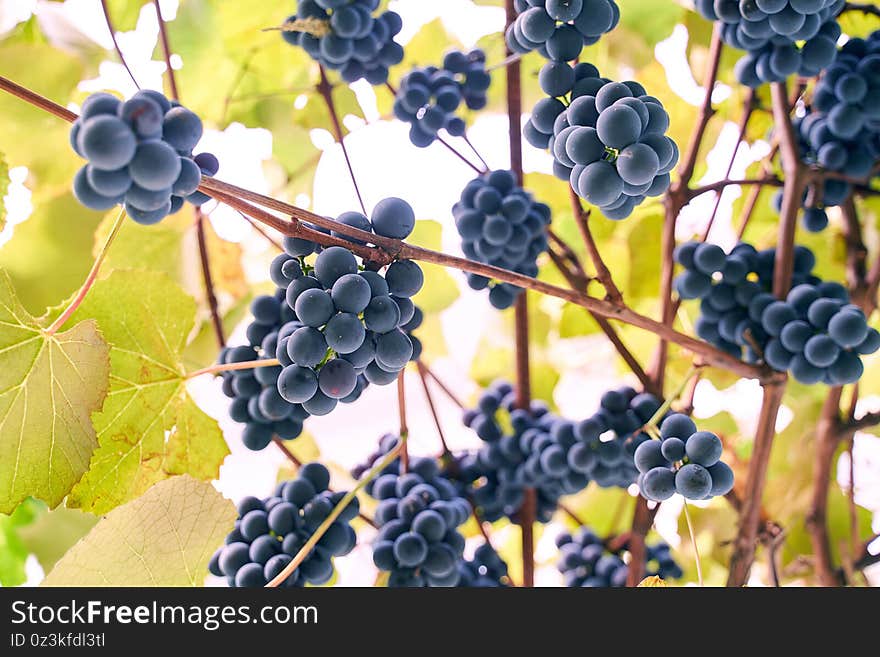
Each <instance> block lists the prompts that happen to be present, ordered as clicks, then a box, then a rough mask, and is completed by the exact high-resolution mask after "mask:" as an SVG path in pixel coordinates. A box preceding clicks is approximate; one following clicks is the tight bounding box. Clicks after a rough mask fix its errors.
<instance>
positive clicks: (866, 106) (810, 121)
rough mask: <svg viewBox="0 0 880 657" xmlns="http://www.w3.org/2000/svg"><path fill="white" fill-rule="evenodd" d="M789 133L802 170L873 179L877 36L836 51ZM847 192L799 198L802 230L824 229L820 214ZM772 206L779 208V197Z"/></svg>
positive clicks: (818, 191) (829, 184)
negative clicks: (794, 135)
mask: <svg viewBox="0 0 880 657" xmlns="http://www.w3.org/2000/svg"><path fill="white" fill-rule="evenodd" d="M794 127H795V130H796V131H797V135H798V138H799V147H800V155H801V158H802V159H803V160H804V162H806V163H807V164H809V165H812V166H817V167H821V168H822V169H825V170H826V171H833V172H837V173H840V174H843V175H845V176H847V177H848V178H852V179H856V180H864V181H865V182H866V183H867V182H868V181H869V180H870V178H871V177H873V175H874V174H875V173H876V172H875V166H876V164H877V160H878V158H880V30H878V31H876V32H874V33H873V34H871V35H870V36H869V37H868V38H867V39H859V38H853V39H850V40H849V41H847V42H846V43H845V44H844V45H843V46H842V47H841V48H840V52H839V53H838V55H837V58H836V59H835V60H834V63H833V64H832V65H831V66H829V67H828V68H827V69H826V70H825V72H824V73H823V75H822V77H821V78H820V79H819V82H818V83H816V88H815V89H814V91H813V97H812V102H811V103H810V105H809V106H808V112H807V114H806V115H805V116H803V117H798V118H796V119H795V120H794ZM851 192H852V185H851V184H850V183H849V182H847V181H845V180H839V179H834V178H826V179H825V180H823V181H821V182H820V183H815V184H814V185H813V187H812V189H811V190H809V193H808V194H807V195H805V198H804V201H805V205H806V206H807V207H806V208H805V209H804V213H803V225H804V227H805V228H806V229H807V230H809V231H811V232H819V231H821V230H822V229H824V228H825V226H827V225H828V216H827V214H826V212H825V208H828V207H832V206H835V205H841V204H842V203H843V202H844V201H845V200H846V198H847V197H848V196H849V195H850V193H851ZM776 202H777V204H779V203H781V195H779V198H778V199H777V201H776Z"/></svg>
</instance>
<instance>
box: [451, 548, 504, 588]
mask: <svg viewBox="0 0 880 657" xmlns="http://www.w3.org/2000/svg"><path fill="white" fill-rule="evenodd" d="M458 570H459V580H458V586H460V587H465V588H483V589H485V588H501V587H506V586H510V579H509V577H508V574H507V564H506V563H505V562H504V559H502V558H501V557H500V556H499V555H498V553H497V552H496V551H495V549H494V548H493V547H492V546H491V545H489V544H488V543H481V544H480V545H479V546H478V547H477V549H476V551H475V552H474V558H473V559H471V560H464V561H462V562H461V563H460V564H459V566H458Z"/></svg>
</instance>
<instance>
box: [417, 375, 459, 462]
mask: <svg viewBox="0 0 880 657" xmlns="http://www.w3.org/2000/svg"><path fill="white" fill-rule="evenodd" d="M416 369H417V370H418V372H419V379H420V380H421V382H422V389H423V390H424V391H425V399H426V400H427V401H428V408H430V409H431V417H433V418H434V425H435V426H436V427H437V435H438V436H440V444H441V445H442V446H443V454H442V455H441V458H442V457H443V456H447V455H448V454H450V453H451V452H450V450H449V446H448V445H447V444H446V437H445V436H444V435H443V425H442V424H441V423H440V416H439V415H437V408H436V407H435V406H434V397H433V396H432V395H431V390H430V388H428V378H427V374H426V373H425V365H424V364H423V363H422V361H420V360H417V361H416Z"/></svg>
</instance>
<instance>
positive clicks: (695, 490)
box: [635, 413, 733, 502]
mask: <svg viewBox="0 0 880 657" xmlns="http://www.w3.org/2000/svg"><path fill="white" fill-rule="evenodd" d="M660 438H661V440H646V441H645V442H643V443H642V444H641V445H639V446H638V447H637V448H636V453H635V464H636V467H637V468H638V469H639V473H640V474H639V481H638V483H639V490H641V492H642V495H644V496H645V497H646V498H647V499H649V500H654V501H655V502H662V501H663V500H668V499H669V498H670V497H672V496H673V495H674V494H675V493H678V494H680V495H681V496H682V497H685V498H687V499H689V500H707V499H710V498H712V497H715V496H717V495H725V494H727V493H729V492H730V490H731V489H732V488H733V470H731V469H730V466H728V465H727V464H726V463H724V462H723V461H721V453H722V451H723V449H724V447H723V445H722V444H721V439H720V438H719V437H718V436H716V435H715V434H714V433H712V432H710V431H697V425H695V424H694V421H693V420H692V419H690V418H689V417H688V416H687V415H683V414H681V413H674V414H672V415H669V416H668V417H667V418H666V419H665V420H663V422H662V424H661V425H660Z"/></svg>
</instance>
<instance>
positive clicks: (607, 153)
mask: <svg viewBox="0 0 880 657" xmlns="http://www.w3.org/2000/svg"><path fill="white" fill-rule="evenodd" d="M539 83H540V85H541V88H542V89H543V91H544V93H546V94H547V96H548V97H547V98H543V99H541V100H539V101H538V103H537V104H536V105H535V108H534V110H533V111H532V116H531V118H530V119H529V122H528V123H527V124H526V127H525V129H524V135H525V138H526V140H527V141H528V142H529V143H530V144H532V146H535V147H536V148H548V149H549V150H550V152H551V154H552V155H553V172H554V174H555V175H556V176H557V177H558V178H560V179H561V180H565V181H568V182H570V183H571V186H572V188H573V189H574V190H575V191H576V192H577V194H578V196H580V197H581V198H583V199H584V200H586V201H587V202H589V203H592V204H593V205H596V206H598V207H599V209H601V210H602V214H604V215H605V216H606V217H608V218H609V219H614V220H620V219H625V218H626V217H628V216H629V215H630V214H632V211H633V210H634V209H635V207H636V206H637V205H639V204H640V203H641V202H642V201H644V200H645V197H646V196H660V195H661V194H663V193H664V192H665V191H666V190H667V189H668V188H669V183H670V176H669V172H670V171H672V169H673V168H674V167H675V165H676V163H677V162H678V147H677V146H676V144H675V142H674V141H672V140H671V139H670V138H669V137H667V136H666V134H665V133H666V131H667V129H668V128H669V115H668V114H667V113H666V110H665V109H663V105H662V103H661V102H660V101H659V100H658V99H657V98H655V97H654V96H649V95H647V93H646V91H645V88H644V87H643V86H642V85H641V84H639V83H638V82H633V81H627V82H612V81H611V80H609V79H607V78H602V77H599V71H598V70H597V69H596V67H595V66H593V65H592V64H588V63H580V64H577V65H575V66H571V65H569V64H567V63H565V62H548V63H547V64H545V65H544V67H543V68H542V69H541V73H540V75H539Z"/></svg>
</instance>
